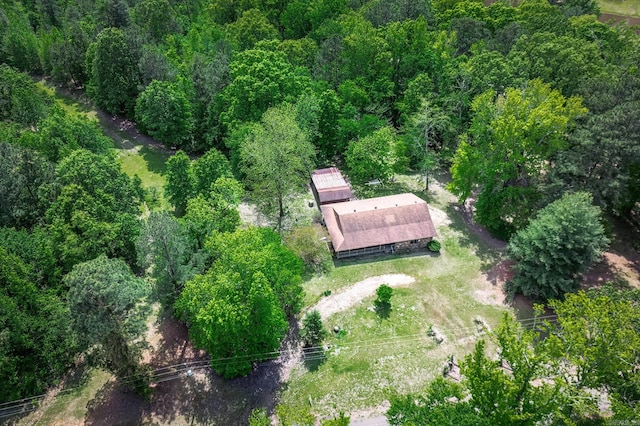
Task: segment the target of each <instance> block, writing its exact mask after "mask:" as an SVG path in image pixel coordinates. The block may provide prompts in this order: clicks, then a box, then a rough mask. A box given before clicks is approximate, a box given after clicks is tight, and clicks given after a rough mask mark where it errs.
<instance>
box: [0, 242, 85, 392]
mask: <svg viewBox="0 0 640 426" xmlns="http://www.w3.org/2000/svg"><path fill="white" fill-rule="evenodd" d="M33 278H34V276H33V274H32V271H31V269H30V267H29V266H28V265H27V264H25V263H24V262H23V261H22V259H20V258H19V257H18V256H16V255H14V254H11V253H10V252H8V251H7V250H5V248H4V247H1V246H0V360H1V362H0V377H2V380H0V402H8V401H13V400H17V399H20V398H26V397H30V396H34V395H38V394H40V393H42V392H44V390H45V388H46V387H47V386H49V385H51V384H53V383H54V381H55V380H56V379H58V378H59V377H60V376H61V375H62V374H63V373H64V372H65V370H66V369H67V368H68V367H69V366H70V365H71V364H72V362H73V357H74V356H75V354H76V352H77V341H76V335H75V333H73V332H71V328H70V326H71V318H72V317H71V314H70V312H69V309H68V308H67V307H66V306H65V304H64V302H63V301H62V300H61V299H60V297H59V296H58V295H57V294H56V291H54V290H48V289H43V288H38V286H36V284H35V283H34V281H33Z"/></svg>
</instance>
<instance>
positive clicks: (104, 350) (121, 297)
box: [64, 255, 150, 387]
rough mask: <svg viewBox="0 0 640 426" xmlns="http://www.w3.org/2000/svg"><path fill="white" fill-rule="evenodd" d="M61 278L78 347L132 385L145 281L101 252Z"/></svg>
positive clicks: (137, 370) (146, 290) (142, 321)
mask: <svg viewBox="0 0 640 426" xmlns="http://www.w3.org/2000/svg"><path fill="white" fill-rule="evenodd" d="M64 282H65V284H66V285H67V286H68V287H69V296H68V301H69V307H70V309H71V314H72V316H73V319H74V320H73V328H74V330H75V331H76V332H77V333H78V336H79V337H80V343H81V344H82V347H83V348H84V349H89V350H92V351H97V352H98V354H97V355H98V357H96V359H100V358H102V359H104V363H105V365H106V367H107V368H108V369H109V370H110V371H112V372H113V373H114V374H115V375H116V376H117V377H119V378H121V379H125V383H127V384H133V386H131V387H134V386H137V385H138V384H140V383H141V382H142V379H143V377H142V376H139V374H140V373H141V368H140V366H139V362H140V359H141V355H142V352H141V351H142V348H143V347H144V346H145V341H144V338H142V336H143V332H144V331H145V329H146V322H145V320H146V316H147V314H148V313H149V310H148V305H147V300H146V298H147V296H148V295H149V293H150V287H149V285H148V284H147V283H146V282H145V281H144V280H142V279H140V278H137V277H136V276H135V275H133V274H132V273H131V270H130V269H129V267H128V266H127V265H126V264H125V263H124V262H123V261H122V260H119V259H108V258H107V257H106V256H104V255H103V256H100V257H98V258H96V259H93V260H90V261H88V262H85V263H81V264H78V265H76V266H75V267H74V268H73V270H72V271H71V272H70V273H69V274H67V275H66V276H65V278H64Z"/></svg>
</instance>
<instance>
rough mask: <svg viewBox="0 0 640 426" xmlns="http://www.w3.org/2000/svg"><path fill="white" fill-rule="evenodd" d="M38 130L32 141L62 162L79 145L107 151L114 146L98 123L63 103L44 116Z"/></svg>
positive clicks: (32, 143)
mask: <svg viewBox="0 0 640 426" xmlns="http://www.w3.org/2000/svg"><path fill="white" fill-rule="evenodd" d="M38 127H39V128H38V132H37V133H36V134H35V135H34V136H33V137H32V138H31V139H28V140H29V142H28V144H29V145H30V146H31V147H32V148H34V149H35V150H37V151H39V152H40V153H41V154H42V155H44V156H45V157H46V158H47V159H48V160H49V161H52V162H54V163H57V162H59V161H60V160H62V159H63V158H65V157H68V156H69V155H70V154H71V153H72V152H73V151H75V150H77V149H86V150H88V151H91V152H93V153H94V154H100V155H107V154H110V152H111V151H110V150H111V148H112V146H113V143H112V141H111V140H110V139H109V138H108V137H106V136H105V135H104V134H103V133H102V130H101V129H100V127H99V126H98V123H97V122H96V121H93V120H89V119H87V118H85V117H83V116H77V117H74V116H73V115H71V114H68V113H67V112H65V110H64V109H62V108H60V107H57V106H55V107H53V108H51V111H50V113H49V115H48V117H47V118H45V119H44V120H41V121H40V123H39V126H38Z"/></svg>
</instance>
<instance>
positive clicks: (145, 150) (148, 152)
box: [139, 145, 169, 175]
mask: <svg viewBox="0 0 640 426" xmlns="http://www.w3.org/2000/svg"><path fill="white" fill-rule="evenodd" d="M139 153H140V155H141V156H142V158H143V159H144V161H145V162H146V163H147V168H148V169H149V171H151V172H154V173H158V174H160V175H164V174H165V172H166V170H167V165H166V161H167V159H168V158H169V154H167V152H166V150H165V149H164V148H162V149H160V148H158V147H156V146H153V145H144V146H143V147H142V148H140V151H139Z"/></svg>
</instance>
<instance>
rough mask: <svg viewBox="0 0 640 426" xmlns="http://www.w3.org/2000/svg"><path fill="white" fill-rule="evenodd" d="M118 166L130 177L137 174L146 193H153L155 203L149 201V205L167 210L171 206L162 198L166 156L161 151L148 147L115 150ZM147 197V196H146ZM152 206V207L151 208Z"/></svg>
mask: <svg viewBox="0 0 640 426" xmlns="http://www.w3.org/2000/svg"><path fill="white" fill-rule="evenodd" d="M117 151H118V161H119V162H120V167H121V168H122V171H124V172H125V173H126V174H127V175H129V176H130V177H133V176H134V175H138V177H139V178H140V180H142V187H143V188H144V189H145V190H147V194H155V199H156V200H157V201H156V202H155V203H153V202H152V203H150V204H152V205H150V206H149V207H150V208H151V209H152V210H153V208H158V209H164V210H168V209H170V208H171V206H170V205H169V202H168V201H167V200H166V199H165V198H164V189H163V188H164V184H165V181H166V179H165V177H164V176H163V174H164V171H165V162H166V160H167V158H168V156H167V155H166V154H164V153H162V152H159V151H154V150H152V149H149V148H148V147H146V146H145V147H142V148H141V149H132V150H126V149H122V150H117ZM147 198H149V197H147ZM152 207H153V208H152Z"/></svg>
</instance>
